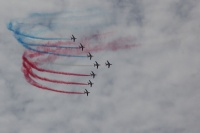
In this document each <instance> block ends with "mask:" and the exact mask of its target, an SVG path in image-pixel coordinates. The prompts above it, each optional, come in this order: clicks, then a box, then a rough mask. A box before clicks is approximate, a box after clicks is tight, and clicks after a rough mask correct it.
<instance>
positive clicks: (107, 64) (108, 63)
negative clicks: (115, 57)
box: [105, 60, 112, 68]
mask: <svg viewBox="0 0 200 133" xmlns="http://www.w3.org/2000/svg"><path fill="white" fill-rule="evenodd" d="M105 64H106V66H108V68H110V65H112V64H110V62H109V61H108V60H107V62H106V63H105Z"/></svg>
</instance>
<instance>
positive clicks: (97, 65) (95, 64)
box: [94, 61, 100, 69]
mask: <svg viewBox="0 0 200 133" xmlns="http://www.w3.org/2000/svg"><path fill="white" fill-rule="evenodd" d="M95 66H96V67H97V69H98V68H99V66H100V64H98V63H97V62H96V61H95V63H94V67H95Z"/></svg>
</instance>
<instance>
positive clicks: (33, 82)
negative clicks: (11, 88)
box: [23, 69, 85, 94]
mask: <svg viewBox="0 0 200 133" xmlns="http://www.w3.org/2000/svg"><path fill="white" fill-rule="evenodd" d="M23 73H24V76H25V78H26V81H27V82H28V83H29V84H31V85H33V86H35V87H37V88H40V89H44V90H49V91H54V92H59V93H65V94H85V93H84V92H74V91H61V90H56V89H52V88H49V87H46V86H43V85H41V84H39V83H37V82H35V81H34V80H33V79H32V78H31V77H30V76H29V73H28V72H27V71H26V69H23Z"/></svg>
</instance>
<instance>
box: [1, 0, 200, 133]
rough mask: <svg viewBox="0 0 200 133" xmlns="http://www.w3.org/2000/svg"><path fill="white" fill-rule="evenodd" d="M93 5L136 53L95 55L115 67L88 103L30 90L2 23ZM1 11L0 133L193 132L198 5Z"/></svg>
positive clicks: (38, 5) (170, 0)
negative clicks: (128, 37) (107, 12)
mask: <svg viewBox="0 0 200 133" xmlns="http://www.w3.org/2000/svg"><path fill="white" fill-rule="evenodd" d="M94 5H95V6H96V7H97V6H99V7H102V8H105V9H109V10H110V12H111V13H112V16H111V17H110V18H111V19H112V22H113V24H115V26H114V28H115V29H116V30H118V31H119V30H120V32H118V33H122V35H131V36H134V40H135V42H133V43H136V44H139V46H137V47H135V48H133V49H130V50H121V51H117V52H113V53H108V52H102V53H98V54H96V59H98V60H99V61H100V62H102V63H103V62H104V60H107V59H109V60H110V61H111V62H112V64H113V66H112V67H111V69H104V68H101V69H100V71H98V73H97V74H98V75H97V78H96V79H94V83H95V84H94V87H93V88H92V89H90V90H91V93H90V95H89V96H88V97H87V96H85V95H84V96H82V95H81V96H80V95H65V94H58V93H53V92H49V91H43V90H40V89H38V88H36V87H33V86H31V85H30V84H28V83H27V82H26V81H25V79H24V77H23V73H22V72H21V62H22V61H21V55H22V53H23V48H22V46H21V45H20V44H18V42H17V41H16V40H15V39H14V37H13V36H12V33H11V32H9V31H8V30H7V29H6V22H8V21H9V20H11V19H13V18H22V17H26V16H28V15H29V14H30V13H34V12H54V11H63V10H66V9H70V10H73V9H76V10H77V9H84V8H88V7H91V6H94ZM0 7H1V8H0V11H1V12H0V16H1V19H0V26H1V29H2V30H1V31H0V45H1V49H0V61H1V63H0V75H1V78H0V88H1V93H0V132H2V133H3V132H5V133H12V132H13V133H15V132H16V133H18V132H20V133H32V132H34V133H35V132H38V133H44V132H48V133H49V132H50V133H51V132H70V133H82V132H89V133H92V132H97V133H98V132H99V133H103V132H104V133H107V132H115V133H121V132H124V133H125V132H126V133H133V132H139V133H147V132H148V133H155V132H159V133H168V132H170V133H171V132H174V133H180V132H181V133H188V132H190V133H198V132H199V130H200V128H199V123H200V120H199V118H200V113H199V110H200V104H199V100H200V92H199V88H200V83H199V79H200V71H199V68H200V62H199V50H200V45H199V42H200V38H199V33H200V26H199V25H200V24H199V21H200V19H199V15H200V8H199V7H200V3H199V1H197V0H190V1H186V0H162V1H155V0H148V1H146V0H125V1H122V0H118V1H117V0H110V1H93V0H87V1H83V0H75V1H74V0H71V1H67V0H63V1H58V2H55V1H48V2H47V1H44V0H43V1H41V0H40V1H35V0H34V1H12V2H10V1H4V2H3V1H1V2H0ZM106 28H108V29H109V28H110V27H106ZM110 29H113V28H110ZM104 30H106V29H104ZM100 32H101V31H100ZM117 35H119V34H117ZM71 70H72V69H71ZM81 89H82V88H81Z"/></svg>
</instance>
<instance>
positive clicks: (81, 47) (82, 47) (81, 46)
mask: <svg viewBox="0 0 200 133" xmlns="http://www.w3.org/2000/svg"><path fill="white" fill-rule="evenodd" d="M79 48H80V49H82V51H83V49H84V48H85V47H84V46H83V45H82V44H81V43H80V46H79Z"/></svg>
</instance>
